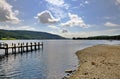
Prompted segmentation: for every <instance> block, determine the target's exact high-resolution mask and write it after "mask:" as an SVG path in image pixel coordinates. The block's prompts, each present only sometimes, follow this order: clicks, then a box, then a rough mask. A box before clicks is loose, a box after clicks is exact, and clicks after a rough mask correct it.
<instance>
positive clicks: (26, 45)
mask: <svg viewBox="0 0 120 79" xmlns="http://www.w3.org/2000/svg"><path fill="white" fill-rule="evenodd" d="M26 52H28V43H26Z"/></svg>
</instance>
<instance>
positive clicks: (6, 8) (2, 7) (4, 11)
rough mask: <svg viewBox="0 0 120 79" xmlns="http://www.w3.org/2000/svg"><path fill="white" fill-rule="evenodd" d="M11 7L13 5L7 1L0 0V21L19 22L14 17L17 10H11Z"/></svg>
mask: <svg viewBox="0 0 120 79" xmlns="http://www.w3.org/2000/svg"><path fill="white" fill-rule="evenodd" d="M12 7H13V6H12V5H10V4H9V3H7V2H6V0H0V22H12V23H19V22H20V20H19V19H18V18H17V17H16V16H17V15H18V13H19V11H18V10H15V11H13V10H12Z"/></svg>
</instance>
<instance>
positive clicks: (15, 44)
mask: <svg viewBox="0 0 120 79" xmlns="http://www.w3.org/2000/svg"><path fill="white" fill-rule="evenodd" d="M14 50H15V51H14V53H15V54H16V44H14Z"/></svg>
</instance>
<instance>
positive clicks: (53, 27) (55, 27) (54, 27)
mask: <svg viewBox="0 0 120 79" xmlns="http://www.w3.org/2000/svg"><path fill="white" fill-rule="evenodd" d="M48 27H49V28H52V29H59V28H58V27H57V26H48Z"/></svg>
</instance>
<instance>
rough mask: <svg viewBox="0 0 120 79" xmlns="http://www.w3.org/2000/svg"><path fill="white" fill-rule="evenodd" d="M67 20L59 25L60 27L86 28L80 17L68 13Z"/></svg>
mask: <svg viewBox="0 0 120 79" xmlns="http://www.w3.org/2000/svg"><path fill="white" fill-rule="evenodd" d="M68 15H69V18H70V20H69V21H67V22H65V23H61V25H62V26H68V27H74V26H80V27H88V26H87V24H85V23H84V21H83V19H82V18H81V17H79V16H78V15H76V14H71V13H69V14H68Z"/></svg>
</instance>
